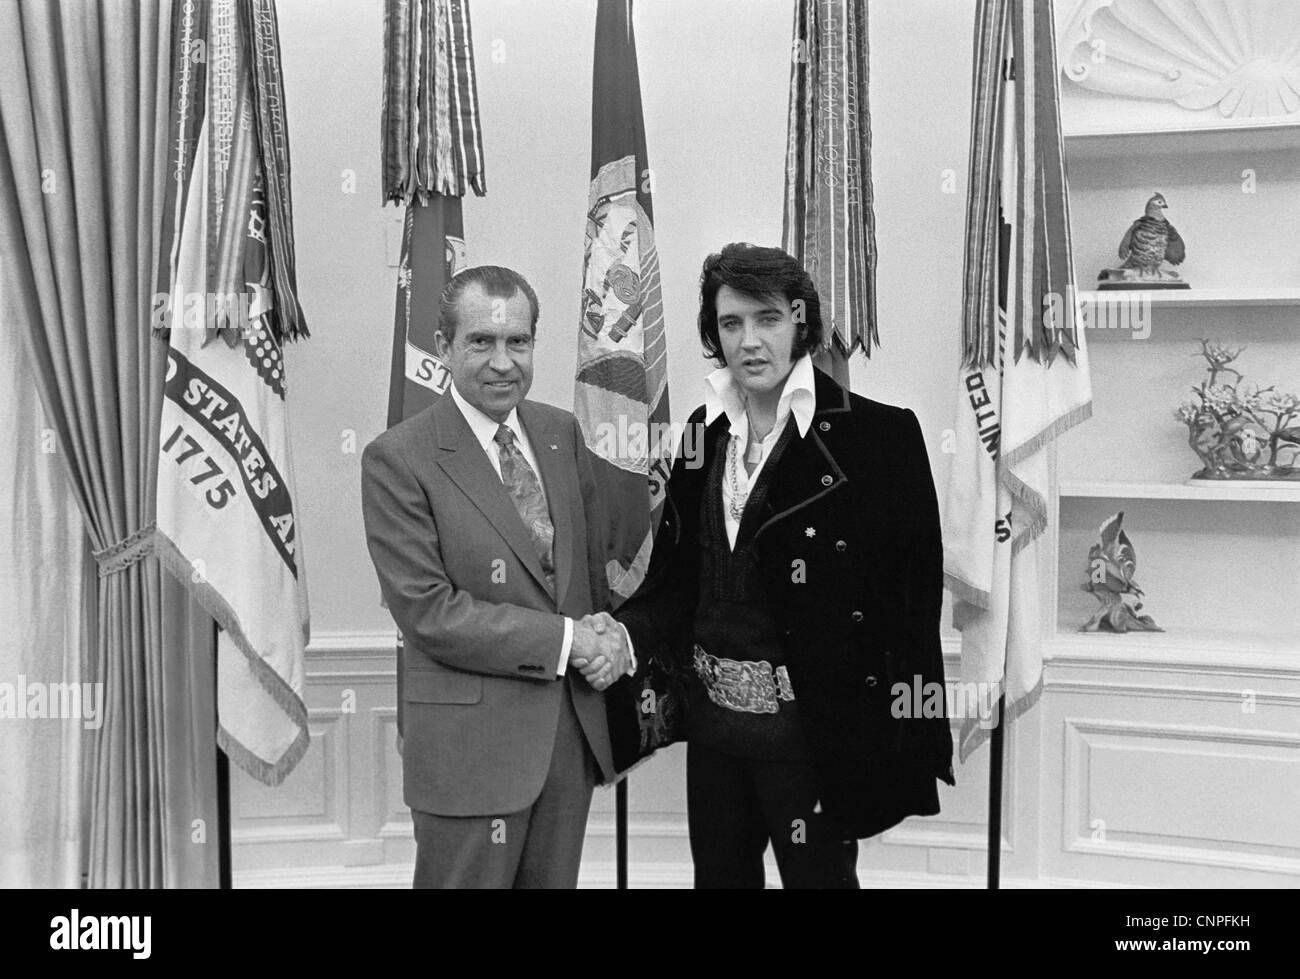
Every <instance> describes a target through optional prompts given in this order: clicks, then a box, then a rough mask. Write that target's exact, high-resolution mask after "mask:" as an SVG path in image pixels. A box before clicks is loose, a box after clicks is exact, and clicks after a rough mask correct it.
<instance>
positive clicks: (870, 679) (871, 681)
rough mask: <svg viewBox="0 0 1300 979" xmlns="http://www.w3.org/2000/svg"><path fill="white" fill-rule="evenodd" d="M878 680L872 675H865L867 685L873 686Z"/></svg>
mask: <svg viewBox="0 0 1300 979" xmlns="http://www.w3.org/2000/svg"><path fill="white" fill-rule="evenodd" d="M878 682H879V681H878V680H877V679H876V678H875V677H874V676H869V677H867V686H869V687H874V686H875V685H876V684H877V683H878Z"/></svg>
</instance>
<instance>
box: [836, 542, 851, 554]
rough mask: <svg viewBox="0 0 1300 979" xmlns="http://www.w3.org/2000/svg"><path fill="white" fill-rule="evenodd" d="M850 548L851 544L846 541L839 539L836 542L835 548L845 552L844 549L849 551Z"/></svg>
mask: <svg viewBox="0 0 1300 979" xmlns="http://www.w3.org/2000/svg"><path fill="white" fill-rule="evenodd" d="M848 549H849V545H848V544H846V543H844V541H842V540H837V541H836V542H835V550H837V551H841V552H843V551H847V550H848Z"/></svg>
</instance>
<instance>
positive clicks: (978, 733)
mask: <svg viewBox="0 0 1300 979" xmlns="http://www.w3.org/2000/svg"><path fill="white" fill-rule="evenodd" d="M997 687H998V696H999V699H1000V698H1001V696H1002V694H1003V693H1004V692H1005V689H1004V683H1003V682H1002V681H999V682H998V684H997ZM1042 694H1043V675H1042V673H1041V672H1040V673H1039V674H1038V682H1037V683H1036V684H1034V689H1033V690H1030V691H1029V692H1028V693H1027V694H1025V695H1024V696H1023V697H1021V698H1020V699H1019V700H1017V701H1016V702H1015V703H1014V704H1012V705H1011V706H1010V707H1006V708H1004V709H1003V711H1002V729H1003V733H1004V734H1005V733H1006V729H1007V727H1008V726H1009V725H1010V724H1011V722H1012V721H1015V720H1019V718H1021V717H1022V716H1023V715H1025V714H1027V713H1028V712H1029V711H1031V710H1032V709H1033V708H1034V705H1035V704H1037V703H1038V698H1039V697H1041V696H1042ZM992 735H993V729H992V728H989V727H983V726H981V725H980V722H979V718H976V717H968V718H966V719H965V720H964V721H963V722H962V726H961V733H960V734H959V735H958V738H957V740H958V752H957V759H958V761H959V762H960V763H961V764H963V765H964V764H966V759H967V758H969V757H970V756H971V755H972V754H973V753H974V752H975V751H976V750H977V749H978V748H979V747H980V746H981V745H982V744H984V742H985V741H987V740H988V739H989V738H990V737H992Z"/></svg>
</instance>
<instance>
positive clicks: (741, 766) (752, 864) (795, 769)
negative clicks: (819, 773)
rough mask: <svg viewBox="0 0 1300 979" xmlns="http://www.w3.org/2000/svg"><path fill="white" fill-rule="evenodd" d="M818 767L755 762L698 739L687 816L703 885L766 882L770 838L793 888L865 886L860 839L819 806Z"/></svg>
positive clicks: (689, 757)
mask: <svg viewBox="0 0 1300 979" xmlns="http://www.w3.org/2000/svg"><path fill="white" fill-rule="evenodd" d="M817 796H818V792H817V787H816V784H815V780H814V777H813V772H812V768H811V767H810V766H808V765H806V764H792V763H787V762H773V761H756V760H752V759H748V758H737V757H734V756H732V755H727V754H723V753H722V752H720V751H715V750H713V749H711V748H708V747H706V746H704V745H700V744H697V743H695V742H691V743H690V744H689V745H688V746H687V749H686V814H687V822H688V824H689V827H690V835H691V858H692V860H693V861H694V863H695V886H696V887H699V888H761V887H764V886H765V885H766V879H765V876H764V873H763V852H764V851H765V850H766V849H767V845H768V843H769V842H770V843H771V844H772V850H773V853H774V854H775V856H776V865H777V868H778V870H779V871H780V874H781V885H782V886H783V887H786V888H791V889H793V888H839V889H856V888H857V887H858V874H857V862H858V841H857V840H845V839H842V838H841V836H840V834H839V833H837V832H836V830H835V828H834V826H832V825H831V823H830V821H829V820H828V819H827V818H826V816H825V815H824V814H823V813H822V812H820V811H819V810H820V806H819V804H818V798H817Z"/></svg>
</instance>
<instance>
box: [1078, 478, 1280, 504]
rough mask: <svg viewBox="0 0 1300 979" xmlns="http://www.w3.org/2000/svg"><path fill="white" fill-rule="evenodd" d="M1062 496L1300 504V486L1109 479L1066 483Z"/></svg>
mask: <svg viewBox="0 0 1300 979" xmlns="http://www.w3.org/2000/svg"><path fill="white" fill-rule="evenodd" d="M1060 496H1061V497H1062V498H1063V499H1065V498H1076V499H1077V498H1093V499H1106V500H1241V501H1253V502H1258V503H1265V502H1266V503H1300V482H1295V481H1291V482H1282V481H1277V482H1264V481H1260V480H1241V481H1239V482H1229V481H1227V480H1223V481H1220V482H1214V481H1209V480H1207V481H1205V482H1198V483H1194V484H1193V483H1187V482H1180V483H1161V482H1125V481H1121V480H1108V479H1063V480H1061V483H1060Z"/></svg>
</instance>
